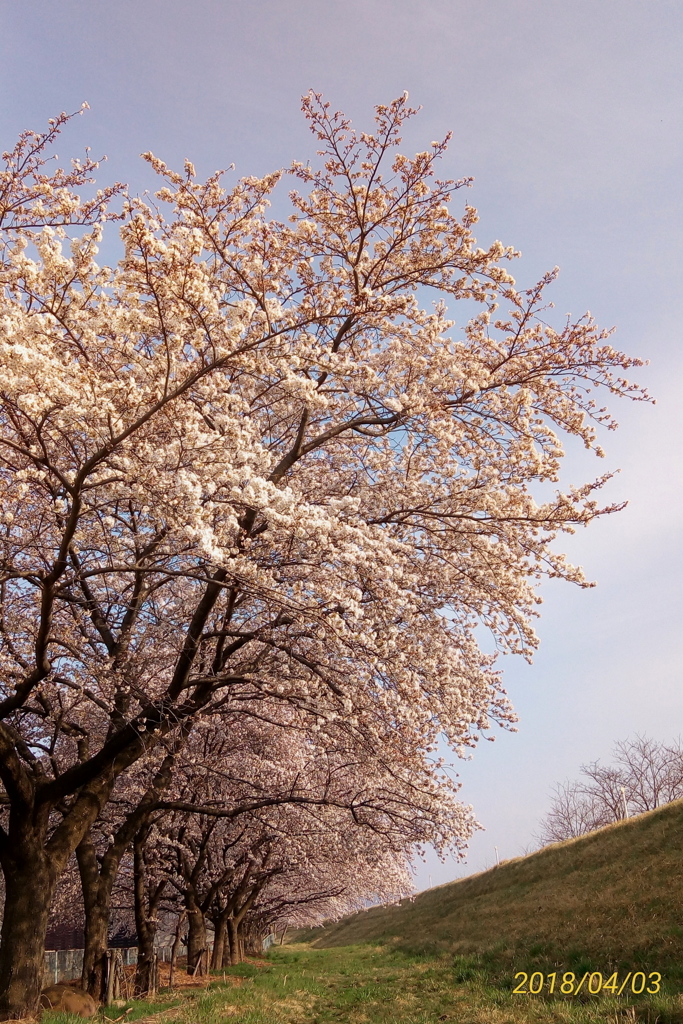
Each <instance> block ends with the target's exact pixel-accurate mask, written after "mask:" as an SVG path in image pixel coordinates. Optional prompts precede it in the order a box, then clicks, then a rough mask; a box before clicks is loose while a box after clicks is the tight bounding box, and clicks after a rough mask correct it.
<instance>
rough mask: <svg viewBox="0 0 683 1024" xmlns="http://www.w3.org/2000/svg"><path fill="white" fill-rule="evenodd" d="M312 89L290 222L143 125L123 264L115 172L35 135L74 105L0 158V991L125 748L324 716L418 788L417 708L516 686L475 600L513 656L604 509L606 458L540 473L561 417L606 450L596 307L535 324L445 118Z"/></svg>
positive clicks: (555, 463)
mask: <svg viewBox="0 0 683 1024" xmlns="http://www.w3.org/2000/svg"><path fill="white" fill-rule="evenodd" d="M304 113H305V115H306V117H307V118H308V120H309V122H310V125H311V128H312V129H313V132H314V134H315V136H316V138H317V139H318V140H319V143H320V146H321V152H322V157H323V159H322V165H321V167H320V168H319V169H318V168H315V167H311V166H308V165H303V164H300V163H297V164H294V165H293V167H292V168H291V169H290V173H291V174H292V175H293V176H294V178H295V179H298V182H299V187H300V189H301V190H302V191H301V192H297V191H293V192H291V193H290V197H291V203H292V211H293V212H292V215H291V218H290V221H289V222H287V223H280V222H278V221H275V220H268V219H267V216H266V211H267V205H268V197H269V195H270V193H271V192H272V191H273V190H274V189H275V188H276V186H277V184H278V182H279V181H280V179H281V177H282V174H281V172H277V173H274V174H272V175H268V176H266V177H265V178H261V179H257V178H244V179H242V180H241V181H238V182H237V183H236V184H235V185H234V186H233V187H231V188H228V187H226V186H224V185H223V178H222V176H221V174H215V175H213V176H212V177H210V178H209V179H208V180H207V181H205V182H201V181H198V180H197V178H196V175H195V171H194V168H193V167H192V165H191V164H190V163H189V162H188V163H186V165H185V169H184V172H183V173H182V174H179V173H176V172H174V171H172V170H170V169H169V168H167V167H166V165H165V164H164V163H163V162H162V161H160V160H159V159H157V158H155V157H153V156H152V155H150V154H148V156H147V159H148V160H149V162H150V164H151V166H152V167H153V168H154V170H155V171H156V172H157V173H158V174H159V175H160V177H161V179H162V183H161V188H160V189H159V191H158V193H157V196H156V200H155V201H154V202H152V201H145V200H142V199H137V198H129V199H127V200H126V201H125V204H124V208H123V213H122V216H123V221H122V224H121V228H120V234H121V240H122V244H123V255H122V258H121V260H120V263H119V264H118V266H117V267H115V268H108V267H103V266H100V265H99V264H98V263H97V259H96V258H97V249H98V244H99V242H100V240H101V238H102V235H103V231H104V229H105V227H106V218H107V216H108V214H107V209H106V208H107V203H108V202H109V200H110V199H111V198H112V197H113V195H114V194H115V192H116V189H114V190H113V191H112V190H110V192H108V193H107V192H105V193H101V194H98V195H96V196H95V198H94V199H92V200H86V199H81V198H79V197H78V195H77V194H76V193H75V191H74V189H75V188H76V187H78V188H81V186H82V185H85V183H86V179H87V178H88V177H89V176H90V173H91V171H92V164H91V163H88V164H84V165H83V166H80V165H76V166H75V167H74V168H73V169H72V171H70V172H60V171H56V172H53V173H52V174H51V173H49V170H48V169H46V168H45V165H44V163H43V160H44V157H43V153H44V151H45V147H46V146H48V145H49V144H50V143H51V141H52V138H53V135H54V132H55V131H56V130H57V129H58V128H59V127H61V124H62V122H63V120H64V119H61V120H60V121H57V122H56V123H55V124H54V125H52V126H51V128H50V131H49V132H48V133H47V134H46V135H45V136H34V135H31V134H27V135H24V136H23V137H22V139H21V140H20V142H19V144H18V146H17V147H16V148H15V150H14V151H13V152H12V153H10V154H8V155H6V157H5V170H4V172H2V178H1V182H0V230H1V231H2V249H1V252H2V263H1V266H0V274H1V275H2V295H1V297H0V323H1V324H2V328H1V333H0V492H1V496H2V502H1V505H0V507H1V509H2V513H1V515H0V518H1V519H2V530H3V532H2V578H1V588H0V634H1V642H2V649H1V653H0V667H1V669H2V677H1V686H2V692H1V693H0V778H1V779H2V783H3V786H4V794H3V800H4V801H5V804H4V806H5V807H6V808H7V812H8V817H7V818H6V819H5V820H6V825H5V827H4V828H3V831H2V833H1V834H0V862H1V863H2V868H3V872H4V876H5V880H6V893H7V899H6V907H5V916H4V922H3V933H2V946H1V949H0V1017H5V1018H7V1017H20V1016H23V1015H26V1014H28V1013H31V1012H32V1011H33V1009H34V1008H35V1005H36V1001H37V997H38V991H39V988H40V978H41V972H42V953H43V944H44V934H45V927H46V924H47V919H48V914H49V907H50V901H51V898H52V893H53V891H54V887H55V884H56V880H57V878H58V877H59V875H60V873H61V872H62V871H63V869H64V867H65V865H66V864H67V862H68V860H69V858H70V857H71V855H72V854H73V852H74V850H75V849H76V848H77V847H78V846H79V844H80V843H81V841H82V840H83V838H84V836H85V835H86V833H87V831H88V828H89V827H90V826H91V825H92V824H93V822H94V821H95V820H96V819H97V817H98V815H99V814H101V812H102V809H103V808H104V807H105V806H106V804H107V802H108V801H109V799H110V798H111V795H112V793H113V792H114V789H115V786H116V783H117V780H118V779H119V778H120V777H121V776H122V775H123V774H124V773H126V772H127V771H128V770H129V769H130V768H131V767H132V766H133V765H135V764H136V763H137V762H138V761H139V760H140V759H141V758H143V757H146V756H148V755H149V754H150V752H151V751H152V750H153V749H154V748H155V747H156V746H158V745H159V744H160V743H161V742H162V741H164V740H165V739H166V738H167V737H170V736H172V735H174V734H175V733H176V732H177V731H178V730H179V729H181V728H182V727H183V725H184V723H186V722H189V721H191V720H193V719H195V718H196V717H197V716H198V715H213V714H218V713H222V712H223V711H225V709H226V708H229V709H231V710H233V711H235V712H236V711H238V710H239V709H240V708H244V709H245V711H244V713H245V714H252V715H253V714H255V713H256V714H261V715H263V716H264V717H268V715H270V714H271V713H272V712H273V709H275V708H277V707H280V706H288V707H291V708H293V709H294V710H295V711H296V713H297V714H298V715H303V716H305V718H306V719H307V722H308V725H309V728H310V730H311V733H312V734H313V733H316V734H317V735H320V736H323V737H324V735H325V731H326V730H333V729H335V728H336V727H337V726H336V724H335V723H337V722H339V721H342V722H343V723H344V728H345V729H347V730H351V731H353V732H355V733H356V734H357V735H358V737H359V738H360V740H359V741H362V742H363V743H364V744H365V745H366V747H367V748H368V750H370V751H372V752H373V756H374V757H375V760H376V762H377V763H379V761H380V760H381V757H382V751H383V749H387V751H389V752H390V755H389V754H387V759H388V761H391V762H392V764H393V766H394V767H395V768H396V766H401V765H403V766H404V767H405V770H406V771H407V772H410V771H412V770H415V771H417V772H418V773H421V774H422V775H423V777H424V779H425V781H426V783H427V788H426V789H425V790H424V792H425V793H429V792H430V789H429V787H432V789H431V792H432V795H433V797H434V801H435V803H434V806H435V808H436V807H437V806H438V800H439V798H438V788H439V782H438V772H435V771H434V770H433V769H432V768H431V767H430V762H429V758H430V756H431V754H432V752H433V749H434V747H435V744H436V743H437V741H438V739H439V738H440V737H443V738H444V739H445V741H446V742H448V743H449V744H451V745H452V746H453V747H454V748H455V749H462V748H463V747H467V746H471V745H472V744H473V743H474V742H475V738H476V735H477V734H478V732H479V731H480V730H482V729H486V728H488V726H489V724H490V721H491V720H497V721H499V722H501V723H503V724H506V723H510V722H511V721H512V720H513V718H514V716H513V713H512V711H511V708H510V705H509V703H508V701H507V698H506V696H505V693H504V691H503V689H502V687H501V681H500V677H499V675H498V674H497V672H496V671H495V667H494V666H493V664H492V658H491V657H490V656H489V655H486V654H484V653H482V651H481V650H480V648H479V646H478V644H477V639H476V628H477V626H478V625H479V624H480V623H483V624H484V625H485V626H487V627H488V628H489V629H490V630H491V632H492V634H493V636H494V637H495V640H496V643H497V645H498V647H499V648H500V649H502V650H508V651H512V652H516V653H521V654H525V655H529V654H530V653H531V652H532V650H533V648H534V646H535V643H536V640H535V636H534V633H533V630H532V628H531V622H530V620H531V617H532V615H533V614H534V608H535V604H536V602H537V600H538V598H537V596H536V592H535V584H536V582H537V581H538V580H539V579H540V578H541V577H542V576H543V575H553V576H560V577H563V578H565V579H569V580H573V581H575V582H577V583H579V584H581V585H583V584H584V580H583V577H582V575H581V573H580V572H579V571H578V570H576V569H574V568H572V567H571V566H569V565H568V564H567V563H566V562H565V560H564V559H563V558H562V556H561V555H560V554H558V553H557V552H555V551H554V549H553V548H552V547H551V544H552V541H553V539H554V538H555V536H556V535H557V533H558V532H562V531H570V530H572V529H573V528H574V527H575V526H577V525H583V524H586V523H588V522H590V520H591V519H593V518H594V517H595V516H596V515H598V514H600V513H601V512H608V511H613V510H614V509H615V508H616V506H608V507H607V508H605V509H600V508H599V507H598V505H597V503H596V501H595V499H594V495H593V492H594V490H595V488H596V487H598V486H599V485H600V483H601V480H598V481H597V483H594V484H588V485H585V486H581V487H578V488H574V489H569V490H567V492H566V493H562V492H558V493H556V494H552V493H551V491H550V490H549V488H551V487H552V485H553V483H554V482H556V481H557V479H558V475H559V467H560V460H561V455H562V448H561V440H560V436H559V434H558V432H564V433H566V434H569V435H573V436H576V437H578V438H580V439H581V441H583V443H584V444H585V445H586V447H588V448H594V449H595V450H596V452H597V453H598V454H601V452H600V449H599V448H598V447H597V446H596V442H595V425H596V424H600V423H602V424H603V425H606V426H608V427H611V426H614V423H613V421H612V420H611V419H610V417H609V415H608V413H607V412H606V411H605V409H604V407H603V405H602V404H601V403H600V401H597V400H596V399H595V397H594V392H596V391H597V392H598V393H600V392H601V391H604V392H605V393H607V394H612V395H629V396H630V397H634V398H641V397H643V395H642V393H641V392H640V391H639V390H638V389H636V388H635V387H634V386H633V385H631V384H629V383H628V382H627V381H626V379H625V377H624V372H625V371H627V370H628V368H629V367H631V366H633V365H634V364H636V363H637V361H636V360H632V359H629V358H627V357H626V356H624V355H623V354H621V353H619V352H617V351H616V350H615V349H614V348H612V347H611V345H609V343H608V340H607V336H606V335H605V334H604V333H601V332H600V331H599V330H598V329H597V328H596V327H595V325H594V324H593V322H592V321H591V320H590V319H589V318H583V319H582V320H579V321H578V322H576V323H572V322H567V323H566V324H565V325H564V326H563V327H561V328H559V329H555V328H553V327H551V326H549V325H548V324H547V323H546V314H545V313H542V312H541V310H542V309H543V290H544V288H545V286H546V284H548V283H549V282H550V280H551V279H552V275H548V276H547V277H546V278H544V279H543V280H542V281H541V282H540V283H539V284H538V285H537V286H535V287H534V288H532V289H531V290H529V291H527V292H518V291H516V290H515V288H514V282H513V280H512V278H511V277H510V274H509V272H508V270H507V269H506V268H507V265H508V262H509V260H510V259H511V258H512V257H513V256H514V253H513V251H512V250H511V249H507V248H505V247H504V246H503V245H501V244H500V243H499V242H495V243H494V244H493V245H492V246H490V247H489V248H488V249H481V248H478V247H477V246H476V242H475V239H474V236H473V233H472V229H473V227H474V224H475V223H476V213H475V211H474V210H473V209H472V208H471V207H469V206H465V208H464V212H463V213H462V215H461V216H458V215H456V214H454V213H451V212H450V209H449V205H448V204H449V201H451V200H452V199H453V197H454V195H457V193H458V191H459V190H460V188H461V187H463V186H464V185H466V184H467V182H466V181H465V180H463V181H459V182H452V181H440V180H438V179H436V178H435V176H434V175H435V166H436V163H437V161H438V159H439V158H440V157H441V156H442V154H443V152H444V149H445V145H446V143H445V142H443V143H434V144H433V145H432V146H431V147H430V148H429V149H428V150H427V151H425V152H422V153H418V154H417V155H416V156H415V157H413V158H410V157H407V156H404V155H403V154H401V153H400V152H399V150H398V147H399V145H400V132H401V126H402V124H403V123H404V121H405V120H406V119H407V118H409V117H411V116H412V115H413V114H414V113H415V112H414V111H412V110H411V109H410V108H409V106H408V104H407V99H406V97H402V98H400V99H398V100H396V101H394V102H393V103H391V104H389V105H385V106H380V107H378V108H377V116H376V128H375V132H374V134H372V135H370V134H365V133H362V134H356V133H355V131H354V130H353V129H352V127H351V125H350V123H349V122H348V121H347V120H346V119H345V118H344V117H343V116H342V115H341V114H332V113H331V112H330V109H329V107H328V106H327V105H326V104H324V103H323V102H322V101H321V100H320V98H319V97H317V96H315V95H311V96H309V97H307V98H306V99H305V101H304ZM164 211H165V212H164ZM430 290H432V291H433V292H434V293H435V295H436V297H437V303H436V305H435V306H432V307H429V308H425V307H424V306H423V304H422V303H423V298H425V297H426V295H427V293H428V292H429V291H430ZM463 299H464V300H468V302H469V303H475V304H478V308H479V309H480V312H479V313H478V314H477V315H475V316H474V317H473V318H472V319H470V320H469V322H468V324H467V326H466V327H465V329H464V331H463V332H461V333H459V332H458V331H456V330H454V328H455V322H454V321H453V320H451V319H449V318H448V310H447V306H446V303H457V302H458V301H459V300H463ZM500 303H502V304H504V306H505V308H506V309H507V310H508V311H509V312H506V313H504V314H502V313H501V314H499V313H497V312H496V307H497V305H498V304H500ZM602 479H604V477H603V478H602ZM532 485H533V493H532ZM539 485H540V488H541V489H542V488H543V487H544V486H545V488H546V492H545V493H546V494H547V499H546V500H544V501H540V500H537V498H535V497H534V495H538V494H539V493H541V490H539V489H538V488H539ZM258 706H260V708H261V710H260V711H254V708H256V707H258ZM402 745H404V747H405V753H403V754H402V753H401V748H402ZM410 765H412V766H413V767H410ZM396 770H398V768H396ZM430 779H431V781H430ZM304 799H305V798H304V796H303V795H302V796H301V800H302V801H303V800H304ZM461 821H462V824H463V827H464V828H465V830H466V829H467V827H469V826H467V824H466V822H467V821H468V817H467V815H463V816H462V819H461Z"/></svg>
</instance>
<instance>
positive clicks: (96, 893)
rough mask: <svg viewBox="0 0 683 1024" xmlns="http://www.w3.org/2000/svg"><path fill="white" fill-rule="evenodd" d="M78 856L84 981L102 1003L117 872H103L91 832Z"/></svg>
mask: <svg viewBox="0 0 683 1024" xmlns="http://www.w3.org/2000/svg"><path fill="white" fill-rule="evenodd" d="M76 858H77V860H78V869H79V871H80V875H81V887H82V889H83V906H84V908H85V948H84V950H83V973H82V975H81V984H82V986H83V988H84V989H85V991H86V992H89V993H90V995H91V996H92V997H93V999H94V1000H95V1001H96V1002H98V1003H101V1002H104V999H105V996H106V987H107V949H108V947H109V921H110V918H111V894H112V889H113V886H114V880H115V878H116V871H115V870H114V871H106V872H104V873H102V874H101V873H100V869H99V866H98V863H97V856H96V853H95V847H94V845H93V842H92V840H91V838H90V836H89V835H86V836H85V837H84V838H83V839H82V840H81V842H80V843H79V844H78V847H77V849H76ZM116 868H118V862H117V864H116Z"/></svg>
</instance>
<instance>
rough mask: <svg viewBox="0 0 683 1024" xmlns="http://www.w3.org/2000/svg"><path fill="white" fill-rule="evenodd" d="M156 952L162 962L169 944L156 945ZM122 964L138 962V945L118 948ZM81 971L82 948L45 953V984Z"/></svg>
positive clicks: (165, 960) (182, 950) (70, 978)
mask: <svg viewBox="0 0 683 1024" xmlns="http://www.w3.org/2000/svg"><path fill="white" fill-rule="evenodd" d="M155 952H156V954H157V956H158V958H159V960H160V961H161V962H162V963H168V962H169V961H170V959H171V947H170V946H158V947H157V949H156V951H155ZM120 953H121V959H122V961H123V964H124V966H128V964H136V963H137V962H138V947H137V946H128V947H127V948H126V949H122V950H120ZM186 953H187V948H186V947H185V946H180V947H179V948H178V956H185V955H186ZM82 973H83V950H82V949H53V950H48V951H47V952H46V953H45V984H46V985H56V984H57V982H59V981H74V980H75V979H76V978H80V976H81V974H82Z"/></svg>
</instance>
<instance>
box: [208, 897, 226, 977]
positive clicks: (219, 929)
mask: <svg viewBox="0 0 683 1024" xmlns="http://www.w3.org/2000/svg"><path fill="white" fill-rule="evenodd" d="M213 929H214V936H213V953H212V954H211V969H212V970H214V971H218V970H220V968H221V967H222V966H223V957H224V952H225V947H226V943H227V939H228V925H227V914H226V912H225V911H223V913H221V914H217V915H216V916H215V917H214V919H213Z"/></svg>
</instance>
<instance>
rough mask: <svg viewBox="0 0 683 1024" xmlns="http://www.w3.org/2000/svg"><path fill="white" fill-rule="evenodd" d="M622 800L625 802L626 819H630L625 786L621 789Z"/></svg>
mask: <svg viewBox="0 0 683 1024" xmlns="http://www.w3.org/2000/svg"><path fill="white" fill-rule="evenodd" d="M621 799H622V800H623V801H624V818H628V817H629V813H628V804H627V803H626V787H625V786H622V787H621Z"/></svg>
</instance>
